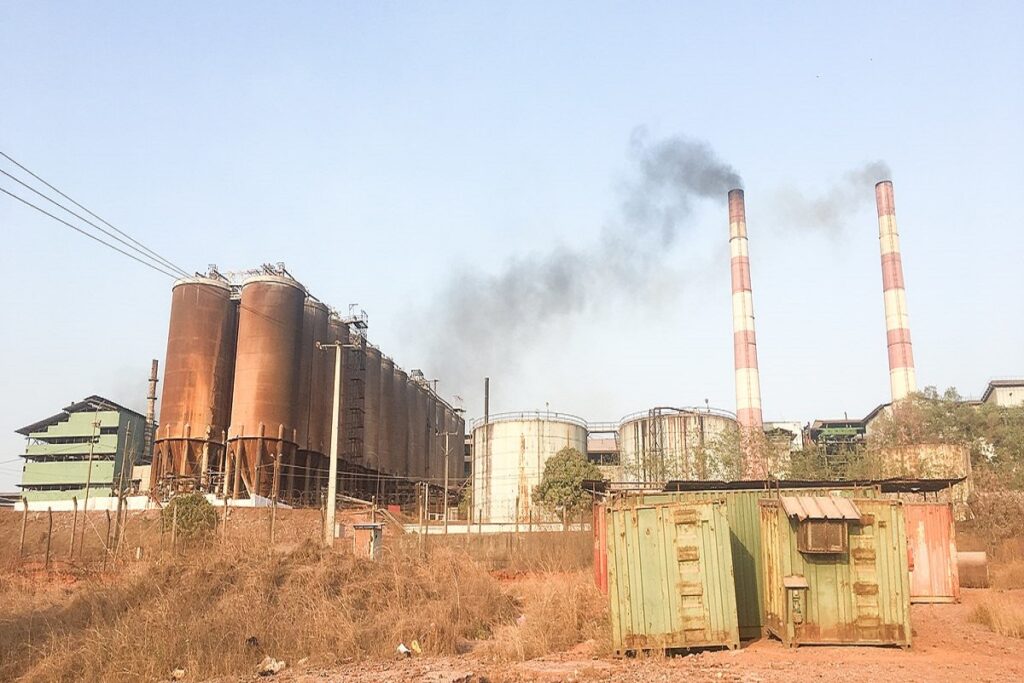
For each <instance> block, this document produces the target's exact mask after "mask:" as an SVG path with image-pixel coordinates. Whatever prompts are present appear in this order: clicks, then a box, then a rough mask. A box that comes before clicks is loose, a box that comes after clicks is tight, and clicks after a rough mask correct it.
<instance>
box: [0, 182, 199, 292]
mask: <svg viewBox="0 0 1024 683" xmlns="http://www.w3.org/2000/svg"><path fill="white" fill-rule="evenodd" d="M0 173H2V174H4V175H5V176H7V177H8V178H10V179H11V180H13V181H14V182H16V183H18V184H20V185H22V186H23V187H25V188H27V189H28V190H30V191H31V192H34V193H36V194H37V195H39V196H40V197H42V198H43V199H45V200H46V201H48V202H50V203H51V204H53V205H54V206H56V207H58V208H60V209H63V210H64V211H67V212H68V213H69V214H71V215H72V216H74V217H75V218H77V219H79V220H81V221H83V222H85V223H88V224H89V225H91V226H92V227H94V228H96V229H97V230H99V231H100V232H101V233H103V234H104V235H106V236H107V237H110V238H111V239H114V240H117V241H118V242H120V243H121V244H123V245H124V246H126V247H128V248H129V249H131V250H133V251H135V252H136V253H137V254H140V255H141V257H142V258H147V259H149V260H151V261H153V262H155V263H156V265H158V266H159V267H161V268H163V267H165V266H164V262H163V260H162V259H156V258H154V257H151V256H149V255H148V254H146V253H145V252H144V251H141V250H140V249H138V248H136V247H135V246H134V245H132V244H131V243H130V242H128V241H127V240H123V239H121V238H120V237H118V236H117V235H115V234H114V233H112V232H110V231H109V230H105V229H104V228H103V227H102V226H99V225H96V224H95V223H93V222H92V221H90V220H89V219H88V218H86V217H85V216H83V215H81V214H78V213H75V212H74V211H72V210H71V209H69V208H68V207H66V206H64V205H63V204H61V203H60V202H58V201H57V200H55V199H53V198H51V197H47V196H46V195H45V194H43V193H42V192H40V191H39V190H37V189H36V188H34V187H32V186H31V185H29V184H28V183H26V182H25V181H23V180H21V179H20V178H16V177H14V176H13V175H11V174H10V173H8V172H7V171H5V170H3V169H0ZM170 267H171V268H174V269H175V270H181V269H179V268H178V267H177V266H175V265H173V264H172V265H171V266H170ZM181 272H182V273H184V271H181ZM184 274H185V275H187V273H184Z"/></svg>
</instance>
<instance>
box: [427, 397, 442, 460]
mask: <svg viewBox="0 0 1024 683" xmlns="http://www.w3.org/2000/svg"><path fill="white" fill-rule="evenodd" d="M426 395H427V433H426V436H425V438H426V442H427V447H426V452H427V453H426V458H425V461H424V462H425V471H424V474H423V476H424V477H425V478H427V479H431V478H433V479H439V478H440V477H441V469H440V468H439V467H438V466H437V463H438V461H439V458H440V455H441V448H440V442H441V436H440V434H438V432H439V431H440V430H439V429H438V425H437V413H438V409H439V408H440V406H439V405H438V401H437V396H436V395H435V394H434V392H433V391H431V390H430V389H427V391H426Z"/></svg>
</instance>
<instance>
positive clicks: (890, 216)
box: [875, 180, 917, 403]
mask: <svg viewBox="0 0 1024 683" xmlns="http://www.w3.org/2000/svg"><path fill="white" fill-rule="evenodd" d="M875 203H876V204H877V205H878V242H879V246H880V247H881V251H882V295H883V297H884V299H885V335H886V342H887V346H888V348H889V387H890V389H891V390H892V400H893V402H894V403H895V402H896V401H899V400H901V399H904V398H906V397H907V396H908V395H909V394H912V393H914V392H916V391H917V375H916V373H915V372H914V350H913V347H912V346H911V343H910V319H909V318H908V317H907V290H906V289H905V288H904V286H903V261H902V260H901V258H900V236H899V233H898V232H897V230H896V202H895V200H894V199H893V192H892V181H891V180H883V181H882V182H880V183H878V184H877V185H875Z"/></svg>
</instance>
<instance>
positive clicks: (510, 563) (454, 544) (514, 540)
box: [428, 531, 594, 573]
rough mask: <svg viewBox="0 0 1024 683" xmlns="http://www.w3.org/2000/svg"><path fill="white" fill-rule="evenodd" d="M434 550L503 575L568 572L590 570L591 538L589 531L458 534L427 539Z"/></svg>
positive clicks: (592, 540)
mask: <svg viewBox="0 0 1024 683" xmlns="http://www.w3.org/2000/svg"><path fill="white" fill-rule="evenodd" d="M428 543H430V544H432V545H434V546H435V547H437V546H440V547H449V548H457V549H460V550H463V551H465V552H466V554H468V555H469V556H470V557H472V558H473V559H474V560H476V561H477V562H479V563H481V564H482V565H483V566H484V567H486V568H487V569H490V570H501V571H503V572H511V573H517V572H537V571H545V572H570V571H577V570H580V569H584V568H587V567H591V566H592V565H593V558H594V536H593V534H592V533H591V532H590V531H550V532H534V533H521V534H515V533H500V534H459V535H454V534H453V535H450V536H447V537H446V536H430V537H429V540H428Z"/></svg>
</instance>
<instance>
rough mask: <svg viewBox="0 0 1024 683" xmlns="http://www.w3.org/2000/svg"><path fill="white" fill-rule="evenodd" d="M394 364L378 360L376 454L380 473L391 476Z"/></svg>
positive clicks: (385, 359) (385, 360)
mask: <svg viewBox="0 0 1024 683" xmlns="http://www.w3.org/2000/svg"><path fill="white" fill-rule="evenodd" d="M394 410H395V362H394V361H393V360H391V359H390V358H388V357H387V356H383V357H382V358H381V359H380V420H379V424H380V427H379V430H378V434H377V453H378V455H379V457H380V471H381V472H385V473H387V474H393V473H394V471H395V469H394V453H393V452H392V446H391V442H392V437H393V436H394V429H395V420H394V417H393V415H394Z"/></svg>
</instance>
